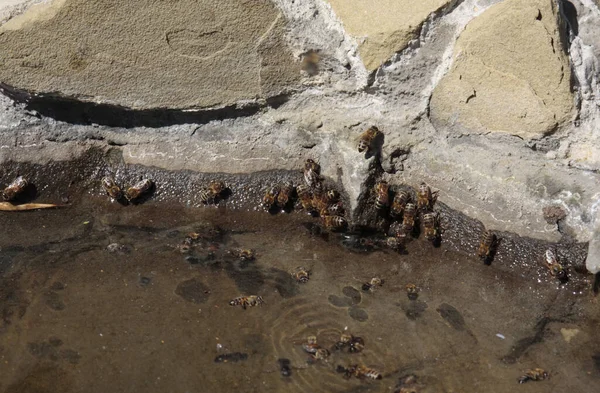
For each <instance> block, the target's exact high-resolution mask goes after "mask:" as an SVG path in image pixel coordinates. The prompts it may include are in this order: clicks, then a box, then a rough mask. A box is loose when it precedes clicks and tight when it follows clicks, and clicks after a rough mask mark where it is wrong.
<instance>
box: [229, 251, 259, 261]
mask: <svg viewBox="0 0 600 393" xmlns="http://www.w3.org/2000/svg"><path fill="white" fill-rule="evenodd" d="M228 253H229V254H231V255H233V256H234V257H236V258H239V259H240V260H241V261H253V260H254V259H255V258H256V252H255V251H254V250H252V249H249V248H248V249H244V248H234V249H232V250H229V251H228Z"/></svg>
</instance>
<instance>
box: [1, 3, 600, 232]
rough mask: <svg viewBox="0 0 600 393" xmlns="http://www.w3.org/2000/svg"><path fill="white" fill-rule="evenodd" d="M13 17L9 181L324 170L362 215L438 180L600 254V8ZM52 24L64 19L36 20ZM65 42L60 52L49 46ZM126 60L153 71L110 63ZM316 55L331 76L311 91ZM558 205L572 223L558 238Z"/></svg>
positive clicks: (6, 79) (565, 222) (74, 8)
mask: <svg viewBox="0 0 600 393" xmlns="http://www.w3.org/2000/svg"><path fill="white" fill-rule="evenodd" d="M12 3H13V5H12V6H11V7H9V8H1V7H0V21H5V20H7V22H5V23H4V25H3V26H0V29H1V32H0V42H1V45H0V59H2V60H0V82H1V83H3V85H0V88H1V89H2V91H3V92H4V93H5V95H0V162H6V161H9V160H13V161H17V162H19V161H23V162H25V161H27V162H37V163H48V162H51V161H53V160H66V159H70V158H73V157H77V156H80V155H81V154H82V153H83V152H84V151H85V150H86V149H88V148H89V147H90V146H95V147H98V148H101V149H106V150H107V151H108V150H110V152H111V157H112V156H114V155H115V154H117V155H119V156H120V157H121V160H122V162H123V163H125V164H140V165H146V166H155V167H160V168H165V169H173V170H178V169H181V170H190V171H197V172H208V173H216V172H227V173H252V172H257V171H266V170H273V169H286V170H296V171H297V170H298V168H300V167H301V165H302V162H303V160H304V159H306V158H308V157H311V158H316V159H318V160H319V162H320V163H321V165H322V167H323V175H324V176H326V177H327V178H329V179H330V180H333V181H335V182H337V183H338V184H340V185H341V186H343V187H344V189H345V191H346V192H347V194H348V196H349V198H350V202H351V204H352V206H351V207H353V208H354V207H356V206H358V204H359V199H360V195H361V193H364V191H366V189H365V181H366V180H367V179H370V178H371V177H372V176H373V173H378V174H380V175H381V177H382V178H384V179H386V180H388V181H390V183H391V184H393V185H396V184H408V185H411V186H416V185H418V184H419V183H420V182H421V181H425V182H427V183H428V184H430V185H431V186H432V187H433V188H434V189H438V190H440V193H439V200H440V201H442V202H444V203H445V204H447V205H448V206H450V207H452V208H454V209H458V210H460V211H462V212H464V213H466V214H468V215H469V216H471V217H474V218H477V219H479V220H481V221H482V222H483V224H484V225H485V226H486V227H487V228H490V229H493V230H502V231H511V232H516V233H517V234H519V235H522V236H530V237H535V238H540V239H545V240H551V241H558V240H561V239H562V240H580V241H587V240H589V239H590V238H591V237H592V236H593V235H592V233H593V230H594V228H595V225H596V224H597V223H595V222H594V216H595V213H596V209H595V207H594V206H595V205H596V203H597V201H598V199H599V198H600V176H599V175H598V171H600V132H599V130H600V127H599V126H598V124H600V109H599V108H600V89H599V84H598V81H599V80H600V78H599V70H600V67H599V66H598V54H599V53H600V49H599V48H600V44H599V42H598V35H597V34H596V31H597V29H598V26H600V10H599V9H598V6H597V5H596V3H595V2H593V1H592V0H573V1H571V2H563V1H561V2H555V1H553V0H532V1H521V2H515V1H513V0H504V1H500V0H463V1H460V2H458V1H456V2H449V1H438V2H434V1H431V2H429V1H427V2H412V3H415V5H414V7H415V8H413V5H412V3H411V2H397V3H398V4H399V3H402V4H406V5H405V8H404V9H403V10H401V12H398V9H397V8H394V7H397V4H396V3H395V2H390V1H383V0H373V1H370V2H364V3H365V4H366V3H369V6H368V7H367V6H363V5H361V3H362V2H352V3H355V7H358V8H355V9H356V10H360V12H356V13H355V14H353V15H351V16H350V19H348V15H347V13H348V12H349V11H347V10H346V11H344V10H345V8H344V7H345V6H344V5H343V4H342V2H337V1H331V2H326V1H325V0H305V1H302V2H299V1H295V2H292V1H290V0H272V2H270V1H268V0H261V1H252V2H251V3H252V6H251V7H250V6H247V7H246V5H248V4H249V3H248V2H238V1H221V2H215V1H210V0H203V1H194V2H192V1H186V0H181V1H154V2H141V1H128V2H113V1H110V2H109V1H102V2H101V1H85V2H84V1H75V0H64V2H63V1H61V0H55V2H51V3H50V2H39V1H37V0H16V1H14V2H12ZM35 3H41V5H39V6H35V5H34V6H31V5H32V4H35ZM142 3H143V5H142ZM409 3H411V4H409ZM416 3H419V4H421V3H422V4H428V7H429V8H422V9H421V8H418V7H420V5H419V6H417V5H416ZM567 3H569V4H570V5H571V8H569V6H568V5H567ZM107 4H111V5H114V7H113V8H115V9H111V8H109V7H108V6H107ZM40 6H41V7H44V6H46V7H50V8H52V7H55V8H53V9H54V10H55V11H56V13H54V14H52V15H51V16H50V17H48V14H47V13H46V14H45V15H46V16H45V17H42V18H40V17H38V18H37V19H36V18H34V17H32V15H35V12H37V11H35V7H40ZM28 7H29V8H28ZM244 7H245V8H244ZM340 7H341V8H340ZM386 7H387V8H386ZM47 9H48V8H47ZM117 9H118V10H119V12H116V10H117ZM417 9H419V10H420V11H419V17H418V18H416V17H415V18H416V19H410V18H413V16H414V15H416V11H415V10H417ZM27 10H29V11H27ZM386 10H388V11H389V10H394V12H391V11H389V12H386ZM573 10H574V11H573ZM167 11H168V12H167ZM209 11H210V12H212V15H214V17H215V18H214V19H210V20H208V19H207V18H208V17H207V14H206V13H207V12H209ZM409 11H410V12H409ZM413 11H415V12H413ZM501 11H503V12H501ZM538 11H539V12H538ZM29 12H34V14H29ZM52 12H54V11H52ZM52 12H51V13H52ZM344 12H346V14H345V13H344ZM540 13H541V19H538V16H539V14H540ZM28 14H29V17H26V16H27V15H28ZM505 14H506V16H505ZM19 15H21V16H22V17H23V18H24V19H21V20H20V21H19ZM75 15H77V16H78V18H79V19H85V20H86V22H85V23H84V22H82V21H81V20H78V19H76V18H74V16H75ZM2 18H4V19H2ZM203 18H204V19H203ZM219 18H220V19H219ZM403 18H404V19H403ZM215 20H216V21H221V24H219V25H214V24H213V25H211V24H210V23H213V22H214V21H215ZM408 20H410V22H406V23H405V22H403V21H408ZM181 21H186V23H184V24H183V25H182V24H180V23H179V22H181ZM211 21H213V22H211ZM59 22H60V23H59ZM130 22H131V23H130ZM175 22H177V23H175ZM209 22H210V23H209ZM0 23H1V22H0ZM403 23H405V24H403ZM84 24H85V25H86V26H91V27H87V28H84ZM130 24H131V25H134V24H135V25H136V29H133V28H132V27H131V26H130ZM11 25H12V27H11ZM409 25H410V28H408V27H406V26H409ZM58 26H60V29H59V28H58ZM190 26H193V28H190ZM210 26H212V27H211V28H213V30H211V32H207V31H205V30H202V29H206V28H208V27H210ZM361 26H363V27H364V26H369V29H371V30H368V31H367V30H360V29H361V28H362V27H361ZM390 26H392V27H393V26H396V27H394V28H389V29H388V27H390ZM403 26H404V27H403ZM86 29H91V30H93V31H94V33H95V34H97V35H98V36H99V37H101V38H102V40H100V39H99V38H98V39H96V38H93V37H92V36H91V35H88V32H87V31H86ZM153 29H155V30H153ZM378 29H379V30H378ZM134 30H135V31H134ZM190 31H192V32H195V33H193V34H192V33H190ZM159 32H160V33H159ZM166 32H172V34H171V39H170V40H169V42H170V43H171V46H170V45H169V44H168V43H167V40H166V39H165V34H166ZM203 32H204V33H207V34H204V33H203ZM220 32H222V33H223V35H220V34H221V33H220ZM382 32H384V33H385V34H388V36H387V38H385V37H386V36H385V34H384V35H381V34H379V33H382ZM42 33H43V34H42ZM196 33H198V34H197V35H194V34H196ZM47 34H49V35H48V37H50V36H51V37H53V40H54V41H53V42H52V43H55V42H58V43H60V44H61V45H50V46H48V45H49V44H50V41H49V38H45V37H46V35H47ZM224 36H226V37H227V44H226V45H225V49H224V50H223V51H221V52H219V51H214V52H213V54H212V55H207V56H205V57H209V59H198V58H195V57H194V56H193V55H190V53H191V52H194V51H195V53H200V52H202V53H204V54H206V53H207V52H206V51H209V49H210V50H212V49H215V48H216V47H217V46H218V45H217V44H218V42H221V41H219V39H220V38H219V37H221V38H223V37H224ZM402 37H404V38H402ZM9 38H10V40H9ZM406 39H408V41H407V42H408V43H407V44H406V43H404V42H405V40H406ZM157 40H158V41H157ZM369 40H371V41H369ZM377 40H379V41H377ZM36 42H42V43H45V44H46V46H43V45H39V44H36ZM369 42H371V44H369ZM380 44H381V45H380ZM383 44H385V45H383ZM388 44H389V45H388ZM7 45H8V46H7ZM34 45H38V46H34ZM369 45H371V47H369ZM373 45H374V46H373ZM59 47H60V48H64V50H63V49H60V50H61V51H62V52H60V53H67V52H68V55H69V56H71V57H69V56H67V57H61V56H59V52H57V51H59V49H57V48H59ZM7 48H9V49H7ZM174 48H175V49H174ZM211 48H212V49H211ZM28 49H35V50H31V51H30V52H28ZM92 49H93V50H92ZM116 49H118V50H119V51H120V52H119V53H121V54H123V56H125V54H126V52H127V51H129V52H128V53H130V54H131V53H135V54H136V55H135V56H131V57H121V58H115V57H113V58H111V57H110V56H111V53H115V52H113V51H114V50H116ZM553 49H554V51H553ZM230 50H231V53H229V52H228V51H230ZM370 50H373V51H372V52H370V54H369V51H370ZM69 51H70V52H69ZM190 51H191V52H190ZM309 52H313V53H316V54H317V56H316V58H317V59H318V60H316V64H313V65H312V66H311V67H312V71H311V72H307V69H308V68H307V67H306V63H305V62H303V59H306V58H308V57H307V56H306V54H307V53H309ZM17 53H19V54H20V55H19V56H21V55H27V56H24V57H22V58H20V59H19V58H18V57H19V56H17ZM228 53H229V54H228ZM73 55H74V56H75V57H72V56H73ZM77 56H79V57H77ZM127 56H130V55H127ZM211 56H213V57H211ZM29 57H31V59H29ZM34 59H35V61H33V60H34ZM111 59H112V60H111ZM119 59H121V60H122V59H128V60H127V61H121V60H119ZM30 60H31V61H30ZM7 61H8V62H10V63H11V66H13V68H12V69H10V70H9V68H10V67H7V63H6V62H7ZM24 64H25V65H26V64H29V65H33V67H27V66H23V65H24ZM199 64H205V65H206V64H208V65H210V67H199ZM38 65H39V67H37V66H38ZM72 66H76V68H77V67H79V68H80V69H79V70H73V69H72V68H71V67H72ZM90 67H91V68H90ZM14 68H16V69H17V70H18V71H15V70H14ZM301 68H304V70H301ZM561 68H562V70H561ZM94 69H95V70H97V71H98V72H96V73H92V72H91V71H92V70H94ZM134 71H135V72H134ZM67 74H68V75H69V78H67V77H66V75H67ZM84 74H85V78H84V77H83V75H84ZM141 74H143V75H150V76H149V77H148V78H140V77H139V75H141ZM461 75H462V77H461ZM571 75H572V76H571ZM461 78H462V79H461ZM472 90H475V93H473V91H472ZM31 92H45V93H55V92H59V93H60V94H57V95H60V96H61V97H64V96H68V97H71V98H74V100H71V101H64V100H60V99H54V98H53V96H47V95H46V96H44V95H42V96H36V95H31V94H27V93H31ZM469 97H471V98H469ZM275 98H276V99H275ZM467 99H468V103H467V102H466V101H467ZM106 103H112V104H117V105H105V104H106ZM96 104H98V105H96ZM224 107H225V108H224ZM181 108H196V109H198V110H196V111H193V112H189V111H181ZM140 109H144V110H140ZM525 112H526V115H525ZM373 124H375V125H377V126H378V127H379V128H380V129H381V130H382V131H383V132H384V134H385V140H384V144H383V148H382V151H381V156H380V162H376V160H377V157H370V158H368V157H365V156H364V154H359V153H358V152H357V150H356V141H357V137H358V135H359V134H360V133H361V132H362V131H364V130H365V129H366V128H367V127H368V126H370V125H373ZM379 165H380V166H381V169H380V170H379V171H378V172H377V171H376V172H373V171H372V170H370V168H373V167H378V166H379ZM371 180H372V178H371ZM182 186H185V185H182ZM265 186H266V185H265ZM548 206H556V207H560V208H561V209H562V210H564V212H565V217H564V218H562V219H560V220H558V222H557V223H554V222H551V223H548V222H547V221H546V217H544V213H543V211H544V208H545V207H548ZM448 225H451V223H448Z"/></svg>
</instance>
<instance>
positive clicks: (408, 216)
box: [402, 203, 417, 235]
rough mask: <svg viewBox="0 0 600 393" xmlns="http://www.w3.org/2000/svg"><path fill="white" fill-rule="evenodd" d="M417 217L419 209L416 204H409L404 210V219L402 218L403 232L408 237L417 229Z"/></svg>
mask: <svg viewBox="0 0 600 393" xmlns="http://www.w3.org/2000/svg"><path fill="white" fill-rule="evenodd" d="M416 216H417V207H416V206H415V204H414V203H407V204H406V207H405V208H404V217H403V218H402V230H403V231H404V233H406V234H407V235H408V234H409V233H411V232H412V231H413V228H414V227H415V217H416Z"/></svg>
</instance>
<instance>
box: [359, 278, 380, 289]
mask: <svg viewBox="0 0 600 393" xmlns="http://www.w3.org/2000/svg"><path fill="white" fill-rule="evenodd" d="M382 285H383V280H382V279H381V278H379V277H373V278H372V279H371V281H369V282H366V283H364V284H363V285H362V290H363V291H371V292H373V291H374V290H375V288H377V287H380V286H382Z"/></svg>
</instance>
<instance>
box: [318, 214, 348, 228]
mask: <svg viewBox="0 0 600 393" xmlns="http://www.w3.org/2000/svg"><path fill="white" fill-rule="evenodd" d="M321 219H322V220H323V226H324V227H325V228H327V229H331V230H341V229H344V228H346V227H347V226H348V222H347V221H346V219H345V218H344V217H341V216H324V217H321Z"/></svg>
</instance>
